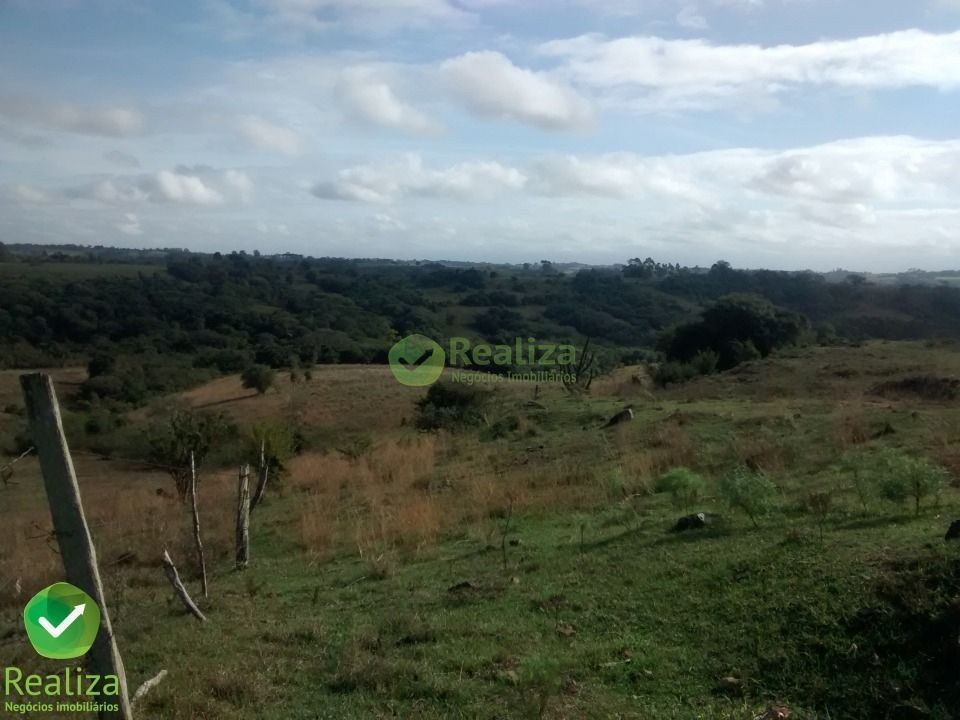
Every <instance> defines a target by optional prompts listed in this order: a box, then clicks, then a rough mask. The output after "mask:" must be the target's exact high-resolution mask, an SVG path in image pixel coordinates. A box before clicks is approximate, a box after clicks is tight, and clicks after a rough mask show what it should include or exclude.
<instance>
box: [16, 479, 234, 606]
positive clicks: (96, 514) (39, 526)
mask: <svg viewBox="0 0 960 720" xmlns="http://www.w3.org/2000/svg"><path fill="white" fill-rule="evenodd" d="M101 465H102V467H101V468H100V472H101V473H102V476H101V477H91V476H89V475H88V476H81V477H80V485H81V494H82V496H83V504H84V514H85V515H86V518H87V523H88V525H89V527H90V534H91V536H92V537H93V540H94V544H95V546H96V549H97V559H98V562H99V565H100V568H101V574H102V575H103V576H104V581H105V582H107V581H108V580H109V576H110V575H111V574H112V573H115V572H116V571H118V570H119V569H120V568H123V567H130V566H148V567H154V566H159V564H160V556H161V555H162V553H163V550H164V548H166V549H168V550H169V551H170V553H171V554H172V555H173V557H174V559H175V560H176V561H177V562H178V564H179V565H180V566H181V567H182V571H183V574H184V575H185V576H186V577H192V575H193V573H194V568H193V562H192V561H193V538H192V534H191V532H192V531H191V524H190V512H189V507H188V506H186V505H184V504H182V503H181V502H180V501H179V500H177V499H175V498H174V497H173V493H172V485H171V481H170V480H169V478H168V477H167V476H166V475H157V474H152V473H146V474H144V473H142V472H136V471H132V472H122V473H119V472H117V470H116V469H115V468H114V467H112V466H107V464H106V463H102V464H101ZM234 483H235V481H234V480H233V477H232V474H229V473H226V474H225V473H218V474H216V475H210V476H206V475H201V483H200V490H199V493H198V497H199V508H200V516H201V522H202V524H203V534H204V546H205V549H206V553H207V557H208V562H209V561H210V560H214V559H216V558H220V557H224V556H226V555H227V554H228V553H229V551H230V547H231V544H232V542H233V540H232V532H233V517H232V512H231V508H232V507H233V503H234V502H235V499H234V498H235V492H236V489H235V484H234ZM29 485H30V487H29V488H28V489H29V492H26V491H25V492H21V493H19V494H18V495H17V496H16V497H13V496H11V498H10V499H11V501H12V502H11V504H10V506H8V507H7V508H6V509H5V512H4V515H3V522H4V527H5V531H6V532H5V539H4V543H3V544H2V545H0V603H12V602H20V600H21V599H22V598H23V597H30V595H32V594H33V593H35V592H37V591H39V590H40V589H41V588H43V587H45V586H46V585H49V584H50V583H51V582H54V581H55V580H59V579H62V578H63V569H62V563H61V561H60V556H59V551H58V547H57V540H56V537H55V535H54V534H53V526H52V522H51V519H50V513H49V509H48V507H47V505H46V498H45V495H44V493H43V491H42V488H41V487H39V477H36V476H35V477H32V478H30V482H29Z"/></svg>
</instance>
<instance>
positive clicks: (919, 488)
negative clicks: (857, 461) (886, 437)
mask: <svg viewBox="0 0 960 720" xmlns="http://www.w3.org/2000/svg"><path fill="white" fill-rule="evenodd" d="M874 462H875V463H876V468H877V472H879V473H880V474H881V476H880V479H879V482H878V486H877V487H878V489H879V491H880V496H881V497H882V498H883V499H884V500H887V501H889V502H891V503H894V504H896V505H902V504H903V503H905V502H906V501H908V500H911V499H912V500H913V502H914V512H915V514H916V515H919V514H920V504H921V502H922V501H923V500H924V499H925V498H927V497H929V496H931V495H932V496H934V497H937V498H939V496H940V490H941V489H942V488H943V485H944V483H945V481H946V476H947V473H946V471H945V470H944V469H943V468H941V467H939V466H937V465H934V464H933V463H932V462H930V461H929V460H927V459H926V458H919V457H913V456H911V455H907V454H905V453H903V452H900V451H898V450H892V449H888V450H884V451H883V452H881V453H880V454H878V455H877V457H876V459H875V461H874Z"/></svg>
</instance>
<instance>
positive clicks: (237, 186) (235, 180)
mask: <svg viewBox="0 0 960 720" xmlns="http://www.w3.org/2000/svg"><path fill="white" fill-rule="evenodd" d="M223 182H224V184H225V185H226V186H227V187H229V188H231V189H232V190H233V191H234V192H235V193H236V194H237V196H238V197H239V198H240V201H241V202H243V203H248V202H250V201H251V200H252V199H253V180H251V179H250V176H249V175H247V174H246V173H245V172H241V171H240V170H227V171H226V172H224V173H223Z"/></svg>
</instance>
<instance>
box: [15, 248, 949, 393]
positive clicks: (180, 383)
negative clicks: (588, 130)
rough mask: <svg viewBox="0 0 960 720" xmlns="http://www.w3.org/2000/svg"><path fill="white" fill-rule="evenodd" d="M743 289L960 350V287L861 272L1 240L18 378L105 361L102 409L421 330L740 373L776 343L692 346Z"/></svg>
mask: <svg viewBox="0 0 960 720" xmlns="http://www.w3.org/2000/svg"><path fill="white" fill-rule="evenodd" d="M731 294H734V295H736V296H737V297H740V298H741V300H742V299H743V298H744V297H748V298H749V297H753V298H763V299H765V301H767V302H768V303H770V304H772V305H773V306H776V308H777V310H776V312H774V311H771V310H770V309H769V308H768V309H762V308H761V309H758V307H759V306H753V309H754V310H756V311H757V312H758V313H759V314H760V315H763V314H764V313H766V314H767V315H768V316H769V317H770V318H771V323H773V324H771V325H770V326H769V327H765V328H764V329H763V330H762V333H766V334H769V333H773V335H776V336H777V337H778V338H779V337H780V335H783V337H782V338H780V339H781V340H783V341H784V342H787V341H789V342H794V341H797V340H798V339H799V338H800V336H801V335H804V334H806V335H809V336H810V337H813V338H815V339H816V340H818V341H820V342H835V341H843V340H846V341H858V340H862V339H866V338H889V339H920V338H926V337H960V289H957V288H954V287H946V286H943V287H938V286H931V285H909V284H903V285H889V284H884V285H880V284H874V283H871V282H869V281H867V280H865V279H864V277H863V276H860V275H849V276H847V277H845V278H844V279H843V280H842V281H840V282H837V281H833V280H828V279H827V278H825V277H824V276H822V275H819V274H816V273H812V272H774V271H767V270H758V271H746V270H736V269H734V268H732V267H730V266H729V265H728V264H727V263H725V262H722V261H721V262H717V263H715V264H714V265H713V266H712V267H710V268H709V269H706V268H684V267H680V266H679V265H671V264H661V263H658V262H655V261H654V260H652V259H649V258H648V259H646V260H639V259H634V260H631V261H629V262H628V263H627V264H625V265H623V266H620V267H612V268H587V269H583V268H581V269H576V270H570V269H568V268H564V267H562V266H555V265H553V264H552V263H550V262H547V261H542V262H540V263H536V264H525V265H522V266H507V265H474V266H467V265H465V264H445V263H437V262H398V261H390V260H346V259H338V258H309V257H301V256H295V255H281V256H270V257H266V256H260V255H259V253H254V254H252V255H251V254H246V253H243V252H234V253H229V254H221V253H213V254H202V253H192V252H188V251H184V250H164V251H158V250H149V251H135V250H118V249H113V248H75V247H58V248H40V247H39V246H8V247H3V246H2V245H0V367H6V368H29V367H50V366H61V365H68V364H87V365H88V367H89V370H90V379H89V380H88V381H87V383H86V386H85V388H84V392H85V393H86V394H87V395H88V396H92V395H94V394H95V395H96V396H98V397H99V398H101V399H110V400H114V401H118V402H123V403H128V404H134V405H135V404H138V403H141V402H143V401H144V400H145V399H147V398H149V397H151V396H153V395H156V394H160V393H164V392H170V391H172V390H176V389H180V388H182V387H184V386H187V385H190V384H193V383H196V382H201V381H203V380H205V379H207V378H209V377H213V376H215V375H219V374H224V373H235V372H241V371H242V370H244V369H245V368H248V367H249V366H250V365H251V364H257V365H262V366H265V367H269V368H291V367H293V368H296V367H299V366H309V365H313V364H317V363H379V362H385V358H386V353H387V349H388V348H389V347H390V345H391V344H392V343H393V342H394V340H395V339H397V338H399V337H402V336H404V335H407V334H409V333H413V332H418V333H422V334H425V335H428V336H430V337H433V338H434V339H436V340H438V341H441V342H442V341H443V340H445V339H446V338H449V337H451V336H467V337H471V338H474V339H483V340H487V341H493V342H497V341H503V342H512V339H513V338H515V337H517V336H521V337H534V338H538V339H541V340H547V341H552V342H572V343H582V342H584V341H585V340H586V338H590V339H591V340H592V343H593V347H595V348H597V350H598V353H599V357H600V358H601V361H602V362H603V363H604V364H606V365H607V366H612V365H616V364H618V363H622V362H635V361H638V360H649V359H653V358H654V357H655V353H656V352H657V350H659V351H661V354H662V355H665V356H666V358H667V359H672V360H676V361H679V362H685V363H690V362H692V361H694V360H696V362H698V363H700V364H701V365H706V366H707V367H708V368H712V367H716V366H719V368H720V369H723V368H724V367H730V366H731V365H732V364H736V362H737V361H739V360H741V359H747V358H749V357H751V356H753V354H754V353H756V354H758V355H765V354H767V352H769V351H770V350H771V349H772V347H773V346H772V345H770V343H768V342H767V341H766V340H764V339H763V338H762V337H759V336H758V337H755V338H748V337H738V338H734V337H733V336H731V337H729V338H725V337H719V338H717V337H714V338H712V339H709V340H708V341H706V344H705V345H703V347H699V346H696V344H695V343H691V342H690V338H704V337H706V335H705V334H704V332H703V328H704V323H706V326H716V325H717V323H718V317H719V316H718V313H719V312H721V311H722V309H723V308H724V307H725V308H726V309H727V311H730V312H733V313H734V314H733V315H732V316H731V318H732V319H731V320H730V323H731V326H732V325H742V324H743V320H742V317H740V319H739V320H738V319H737V316H736V313H737V312H742V311H743V308H744V305H743V304H742V302H741V304H740V305H739V306H738V307H734V306H733V305H730V304H729V303H728V304H727V305H723V304H722V303H721V304H720V305H719V307H720V308H721V309H720V310H718V309H717V307H718V301H719V300H721V298H726V297H727V296H730V295H731ZM735 304H736V303H734V305H735ZM747 304H748V305H749V302H748V303H747ZM704 311H706V313H707V314H706V315H704V316H703V318H702V319H698V318H699V317H700V313H701V312H704ZM711 312H713V314H714V315H713V316H712V317H711V316H710V313H711ZM777 313H779V315H778V314H777ZM777 318H779V319H777ZM800 318H802V321H801V320H800ZM774 321H775V322H774ZM698 323H699V325H698ZM784 323H785V324H784ZM774 325H775V326H776V327H774ZM784 327H786V330H784V329H783V328H784ZM758 332H760V331H758ZM764 337H766V335H764ZM684 338H686V340H685V339H684ZM733 340H736V342H738V343H739V345H731V344H730V342H732V341H733ZM754 341H756V342H754ZM747 343H749V346H748V344H747ZM754 345H755V346H754ZM765 345H766V346H765ZM701 352H706V353H707V355H706V356H704V355H701ZM698 355H699V357H698ZM713 355H716V358H713Z"/></svg>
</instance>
